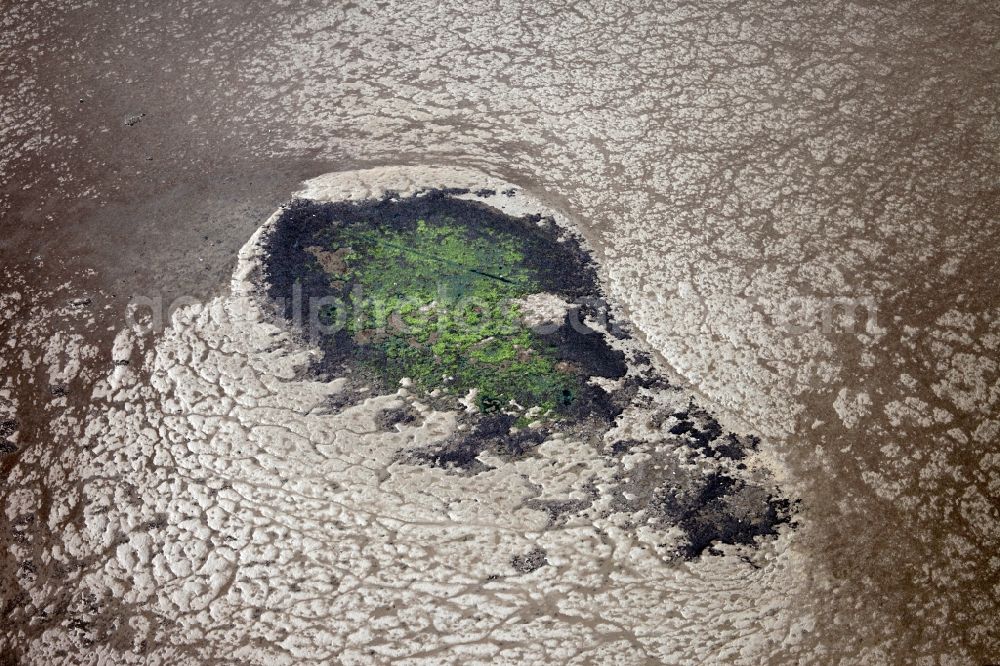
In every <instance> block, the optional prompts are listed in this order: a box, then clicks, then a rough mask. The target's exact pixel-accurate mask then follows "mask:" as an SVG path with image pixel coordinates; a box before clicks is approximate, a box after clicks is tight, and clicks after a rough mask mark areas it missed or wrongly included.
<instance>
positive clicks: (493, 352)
mask: <svg viewBox="0 0 1000 666" xmlns="http://www.w3.org/2000/svg"><path fill="white" fill-rule="evenodd" d="M520 245H521V243H520V242H519V240H518V239H517V238H516V237H514V236H513V235H511V234H509V233H505V232H498V231H494V230H489V229H485V230H478V231H477V232H475V233H473V232H472V231H471V230H470V229H468V228H466V227H464V226H462V225H460V224H458V223H456V221H455V219H454V218H453V217H438V218H436V219H435V218H432V219H430V220H426V219H423V218H421V219H418V220H417V221H416V223H415V224H414V225H413V226H412V228H409V229H404V230H396V229H381V228H364V227H360V226H354V227H350V228H347V229H345V230H344V231H343V233H340V234H337V235H336V238H335V239H334V240H333V241H332V242H331V244H330V248H329V250H330V251H332V252H338V251H343V250H346V251H347V252H346V253H345V254H343V256H344V263H345V266H344V270H343V271H342V272H340V273H339V274H337V275H334V276H332V277H333V279H335V280H337V281H341V282H346V283H348V284H351V285H353V289H352V293H351V296H352V298H351V301H350V303H351V306H352V307H350V308H349V311H350V317H349V318H347V319H346V321H345V325H346V328H347V330H348V331H349V332H350V333H351V334H352V336H353V340H354V342H355V343H356V344H358V345H359V346H366V347H369V350H368V361H367V363H368V366H369V369H370V370H372V371H375V372H381V373H383V375H384V379H385V381H386V382H388V383H390V384H391V383H398V382H399V381H400V380H402V379H403V378H404V377H406V378H409V379H411V380H412V381H413V382H414V383H416V385H417V386H418V387H420V388H421V389H423V390H425V391H433V390H435V389H441V390H444V391H447V392H449V393H452V394H458V395H465V394H467V393H468V392H469V391H471V390H475V392H476V400H477V403H478V405H479V407H480V409H481V410H483V411H487V412H488V411H495V410H499V409H505V408H508V407H513V408H515V409H516V408H520V409H521V410H528V409H532V408H538V409H539V410H541V411H542V412H548V411H551V410H553V409H556V408H558V407H559V406H560V405H565V404H568V403H569V402H571V401H572V397H573V395H574V394H575V392H576V387H577V384H578V380H577V378H576V376H575V374H574V373H572V372H570V371H568V370H565V369H560V368H559V367H558V366H559V363H560V362H559V360H558V358H557V353H556V349H555V346H554V345H553V344H552V343H550V342H547V341H546V340H544V339H543V338H542V337H541V336H540V335H537V334H535V333H534V332H533V331H532V330H531V329H529V328H528V327H527V326H525V325H524V324H522V323H521V312H520V309H519V307H518V306H517V305H516V304H515V302H514V299H517V298H519V297H523V296H527V295H529V294H532V293H535V292H537V291H538V290H539V282H538V278H537V275H536V274H535V272H534V271H532V270H531V269H530V267H527V266H525V263H524V259H525V257H524V254H523V252H521V251H520V250H519V247H520ZM333 316H335V313H334V312H329V313H327V316H326V318H325V321H326V323H330V320H331V317H333ZM377 360H381V361H382V363H381V364H380V365H376V362H377Z"/></svg>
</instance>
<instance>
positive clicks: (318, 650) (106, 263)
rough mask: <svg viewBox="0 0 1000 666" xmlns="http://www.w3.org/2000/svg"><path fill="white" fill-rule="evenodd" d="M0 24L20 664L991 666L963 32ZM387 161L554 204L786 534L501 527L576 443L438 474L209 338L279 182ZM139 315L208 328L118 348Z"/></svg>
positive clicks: (618, 21)
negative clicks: (728, 542)
mask: <svg viewBox="0 0 1000 666" xmlns="http://www.w3.org/2000/svg"><path fill="white" fill-rule="evenodd" d="M0 12H2V13H0V16H2V20H3V30H2V31H0V58H3V63H4V64H3V67H2V71H3V79H2V84H0V85H2V87H3V90H4V92H5V94H4V95H3V96H2V97H0V113H2V116H3V123H2V127H0V173H2V175H3V179H2V185H0V211H2V216H3V232H4V233H3V238H2V239H0V252H2V256H3V268H2V269H0V270H2V273H0V275H2V277H0V279H2V280H3V285H4V288H3V291H2V294H0V299H2V301H0V303H2V305H3V311H2V314H0V332H2V336H3V337H2V339H0V344H3V345H5V347H4V353H3V355H2V357H0V435H2V441H0V451H2V454H0V456H2V457H0V465H2V471H3V474H4V476H5V481H6V482H5V484H4V487H3V490H2V493H3V499H4V512H3V514H2V516H0V527H2V529H3V534H4V536H3V539H4V543H5V545H8V548H7V550H6V552H5V555H4V557H3V558H2V559H0V567H2V568H0V585H2V588H0V590H2V604H3V608H4V624H3V628H2V630H0V653H2V655H3V658H4V659H6V660H7V661H8V662H9V663H100V662H101V660H104V661H105V662H111V663H247V662H250V663H282V662H287V663H308V662H309V661H310V660H312V661H317V662H324V661H325V662H337V661H338V660H339V661H342V662H344V663H366V662H371V661H376V662H378V661H386V660H389V659H397V660H402V659H406V658H410V659H411V660H412V661H413V662H418V661H423V662H425V663H441V662H448V661H454V662H461V663H472V662H476V661H501V662H503V661H507V662H522V661H532V660H539V661H542V660H545V661H549V662H567V663H588V662H595V663H605V662H611V661H615V660H616V659H617V661H618V662H619V663H649V662H668V663H673V662H679V661H685V662H690V661H716V662H722V661H737V662H742V663H760V662H761V661H765V662H766V661H771V662H775V663H782V662H795V661H796V660H804V661H808V662H816V663H841V662H843V663H901V662H903V663H929V664H930V663H960V664H966V663H968V664H985V663H990V662H995V661H997V660H1000V637H998V632H997V630H996V627H995V624H996V622H995V618H996V616H997V609H998V608H1000V559H998V558H997V555H996V553H997V546H998V544H1000V503H998V499H997V498H998V496H1000V481H998V479H1000V447H998V446H997V444H998V439H1000V366H998V357H1000V353H998V352H1000V295H998V293H997V287H996V275H997V271H998V268H1000V266H998V264H1000V252H998V250H1000V226H998V219H1000V188H998V183H1000V150H998V146H1000V115H998V100H1000V90H998V88H1000V72H998V68H1000V65H998V63H1000V57H998V56H1000V15H998V13H997V9H996V8H995V7H993V6H992V5H990V4H988V3H983V2H958V3H949V4H947V5H941V4H937V3H931V2H909V3H896V4H893V5H891V6H878V5H867V4H857V3H847V2H835V3H827V4H824V5H818V4H817V5H806V6H796V5H788V4H775V3H752V2H751V3H741V4H731V3H712V2H709V3H702V4H699V5H692V4H687V3H658V4H649V5H638V4H636V5H631V4H630V5H629V6H628V7H622V6H619V5H618V4H615V3H607V4H599V3H597V4H591V3H571V4H565V5H560V4H556V3H543V4H537V3H535V4H531V5H523V6H522V5H514V4H505V3H499V4H497V3H483V4H481V5H480V4H476V3H468V2H466V3H458V4H455V5H454V6H451V5H448V4H442V3H406V4H405V5H403V4H397V3H391V2H384V3H346V4H343V5H337V6H330V5H325V4H323V3H298V4H295V5H291V4H287V5H284V4H279V3H274V4H271V5H268V6H267V7H262V6H244V5H242V4H240V3H211V4H210V3H170V2H167V3H163V2H161V3H146V4H142V3H132V4H125V5H119V6H115V7H113V8H112V7H102V6H99V5H96V4H94V3H34V2H26V3H18V4H16V5H15V6H11V7H5V8H4V9H3V10H0ZM400 164H401V165H424V164H430V165H454V166H457V167H463V168H466V167H468V168H475V169H478V170H480V171H482V172H486V173H488V174H492V175H493V176H495V177H499V178H502V179H504V180H505V181H507V182H508V183H509V184H511V186H513V187H517V188H520V189H521V190H523V191H524V192H525V193H526V194H527V195H529V196H530V199H531V201H535V202H539V203H538V205H539V206H548V207H550V208H551V209H553V210H555V211H558V212H560V213H561V214H562V215H564V216H565V218H566V219H567V220H568V221H570V223H571V224H572V225H574V227H575V228H578V229H579V231H580V233H581V234H582V235H583V237H584V238H585V239H586V240H587V241H588V243H589V246H590V248H591V249H592V251H593V253H594V255H595V258H596V259H597V261H598V264H599V266H600V270H601V278H602V281H603V284H604V288H605V290H606V293H607V295H608V296H609V297H610V298H611V299H613V300H614V301H615V302H617V303H619V304H620V306H621V308H622V310H623V312H624V313H625V314H627V315H628V317H629V319H630V320H631V322H632V324H633V325H634V327H635V329H636V336H637V338H639V339H641V340H642V341H643V343H644V344H647V345H648V346H649V347H650V348H651V349H652V350H653V351H655V353H656V355H657V358H658V362H659V363H661V364H662V366H663V371H664V372H667V373H670V375H671V377H674V378H676V380H677V381H678V383H683V384H684V386H685V387H686V388H685V390H688V391H690V392H691V394H692V395H693V396H696V397H697V399H698V400H699V401H702V403H703V404H704V405H705V406H706V407H708V408H710V409H711V410H712V412H713V413H714V414H716V415H717V416H718V417H719V419H720V420H721V421H722V423H723V425H725V427H726V428H729V429H733V430H735V431H738V432H752V433H756V434H758V435H759V436H760V437H761V442H762V443H761V450H762V453H761V455H762V456H764V457H765V458H766V460H767V466H768V467H769V468H771V469H772V470H773V473H774V474H776V475H778V477H779V478H780V481H781V485H782V489H783V491H784V492H785V493H786V494H787V495H788V496H789V497H793V498H796V499H799V500H800V502H799V503H798V515H797V522H798V523H799V525H798V527H797V528H795V529H794V530H786V531H784V532H783V533H782V534H781V535H780V536H779V537H778V538H777V539H776V540H775V539H772V540H769V541H767V542H766V543H762V544H761V545H760V547H759V549H756V550H753V549H751V550H753V552H752V553H746V552H739V553H737V552H735V551H733V552H730V551H729V550H725V549H724V550H725V552H724V553H723V554H722V555H718V556H713V555H705V556H703V557H701V558H699V559H697V560H695V561H692V562H685V563H682V564H678V563H676V562H672V561H670V560H669V558H666V559H665V558H661V557H659V555H658V554H657V553H656V551H655V548H653V549H652V550H646V549H644V548H643V547H642V543H643V539H644V537H643V535H642V534H640V533H637V532H630V531H629V530H628V529H624V528H623V529H621V530H620V531H617V532H616V531H614V530H613V529H610V528H608V527H607V526H601V525H598V524H597V523H598V522H599V521H597V520H596V519H595V520H593V521H591V522H590V524H588V523H587V522H586V521H583V522H581V523H571V524H570V527H569V528H566V529H564V528H563V527H562V526H561V527H560V528H559V529H550V528H549V527H547V522H546V521H547V520H548V518H547V517H546V515H545V513H544V512H542V511H535V510H531V509H528V508H525V507H519V506H516V504H517V501H516V500H517V499H518V498H519V497H521V495H519V494H518V493H519V492H521V490H516V489H517V488H521V489H522V490H523V492H524V493H528V494H530V493H529V490H526V489H525V488H529V487H530V488H536V487H543V488H550V489H556V490H552V491H551V492H553V493H555V492H557V491H558V492H561V491H562V490H566V492H570V493H571V492H572V488H573V483H574V481H573V480H572V479H575V478H577V477H576V476H574V475H575V474H577V473H578V472H575V471H572V470H573V469H574V468H573V465H572V464H571V463H570V462H569V461H570V460H573V455H577V458H576V459H575V460H576V461H577V462H580V461H582V463H581V464H582V466H583V467H587V468H588V469H591V471H593V469H596V468H597V467H599V464H598V462H595V461H596V460H597V459H596V458H594V457H593V456H590V454H588V453H586V452H585V451H583V450H582V449H579V450H578V449H574V448H573V446H571V445H569V444H567V445H566V447H564V448H561V449H559V450H558V451H556V452H550V453H548V454H546V455H551V457H552V460H553V461H554V462H552V465H553V469H558V470H563V472H562V474H557V473H553V475H552V476H551V477H549V476H545V475H543V480H539V478H537V475H538V474H539V473H540V472H538V470H537V469H535V468H533V467H532V468H530V469H526V470H521V469H520V468H518V469H519V471H517V472H510V474H511V477H510V478H507V479H500V478H498V479H495V480H492V481H489V482H486V481H483V480H482V479H480V480H478V481H475V480H474V481H469V480H467V479H465V478H464V477H460V476H454V475H451V476H449V475H442V476H427V475H426V474H429V473H425V472H422V471H417V472H414V471H412V470H410V471H407V470H406V469H402V468H401V467H400V466H398V465H394V463H393V461H392V460H390V459H389V457H386V456H389V451H391V450H395V448H394V447H398V446H402V443H401V442H400V441H396V440H399V439H405V438H406V437H409V436H415V437H416V436H418V435H413V434H412V433H411V434H410V435H406V434H405V433H404V432H403V431H400V430H397V432H396V433H395V434H393V433H392V432H390V433H388V434H386V433H385V432H382V431H380V430H379V426H378V424H377V423H376V422H375V421H373V420H371V419H370V418H369V417H370V416H371V414H368V413H367V412H366V413H365V414H368V415H367V416H366V415H365V414H361V415H358V414H354V415H350V414H347V413H346V412H345V413H344V415H340V416H338V415H336V414H333V415H330V414H326V415H319V414H318V412H317V409H318V407H317V405H319V404H321V403H323V401H324V400H327V399H328V398H329V395H328V394H329V392H330V391H331V390H333V389H332V388H331V387H330V386H329V385H324V386H320V385H316V383H315V382H310V381H309V380H308V378H305V377H303V376H302V375H301V373H300V371H299V370H297V369H296V368H297V367H298V365H301V363H302V362H303V359H305V358H308V354H309V351H308V349H307V348H306V347H302V346H301V345H300V346H296V345H298V343H296V342H295V341H294V340H293V339H291V338H288V339H285V338H280V337H279V338H275V337H274V336H275V333H274V331H271V330H269V329H267V330H265V328H264V327H262V326H257V325H253V326H246V327H243V328H242V329H239V330H237V329H233V328H227V326H230V325H229V324H227V323H226V322H225V321H224V319H225V318H224V317H222V316H221V315H220V314H219V313H220V312H221V311H226V309H227V308H229V310H232V309H233V308H235V309H237V310H240V311H242V310H243V309H244V308H246V307H249V306H247V305H246V303H245V302H244V301H242V300H241V298H244V297H245V294H243V295H241V293H240V289H241V288H242V287H241V286H240V285H243V284H244V282H242V281H241V280H242V279H243V278H242V277H241V275H240V273H239V271H238V270H237V269H238V261H237V257H238V254H239V252H240V251H241V248H244V253H245V254H246V253H247V252H249V250H248V249H247V248H249V247H250V246H249V245H247V244H248V241H249V240H250V239H251V236H252V235H253V234H254V233H255V232H256V231H257V229H258V228H259V227H260V226H261V225H262V224H263V223H264V222H265V220H267V219H268V218H269V217H270V216H271V214H272V213H273V212H274V211H275V210H276V209H278V207H279V205H281V204H282V203H284V202H286V201H287V200H288V199H289V198H290V197H291V196H292V193H293V192H296V191H299V190H301V188H302V185H301V182H302V181H303V180H305V179H307V178H312V177H315V176H318V175H320V174H324V173H328V172H340V171H348V170H353V169H360V168H366V167H383V166H392V165H400ZM370 178H375V179H376V180H377V177H375V176H370ZM432 180H433V179H432ZM352 182H356V183H358V185H357V187H356V189H357V191H359V192H365V191H371V192H375V191H377V188H376V187H373V186H372V185H371V182H369V181H367V180H365V179H364V178H361V179H360V180H357V181H352ZM427 184H431V183H427ZM433 184H438V185H446V186H447V185H449V184H450V183H447V182H442V183H433ZM338 191H340V192H341V194H343V193H344V192H346V191H347V190H344V189H342V190H338ZM247 261H249V259H247ZM234 271H236V277H235V278H234ZM137 295H138V296H141V297H146V298H156V297H162V298H163V300H164V302H166V303H170V302H173V301H174V299H175V298H177V297H179V296H186V297H190V298H191V299H193V300H196V301H198V302H200V303H206V304H207V305H206V306H205V307H204V308H202V307H200V306H197V305H195V306H191V305H188V306H185V307H181V308H180V310H179V317H178V319H177V320H175V321H174V322H173V323H172V325H171V326H170V328H169V330H167V331H158V332H155V333H153V334H149V335H137V334H135V333H132V332H130V330H129V326H128V325H127V322H126V320H125V317H124V314H125V307H126V304H127V303H128V302H129V301H130V300H132V299H133V298H134V297H135V296H137ZM851 307H855V315H854V317H853V319H852V318H851V317H848V316H846V315H845V314H844V313H845V312H848V311H849V310H850V309H851ZM213 308H214V309H213ZM824 316H826V317H827V320H826V323H825V324H824ZM234 331H235V332H234ZM278 341H280V342H281V345H283V346H282V347H281V349H279V350H278V351H275V348H274V345H275V344H277V342H278ZM213 349H214V350H217V351H218V354H214V353H213V352H212V351H211V350H213ZM282 350H284V351H282ZM126 362H127V363H126ZM227 378H229V379H227ZM251 378H256V379H254V380H253V381H260V382H262V385H263V386H264V387H265V388H262V389H261V390H260V391H259V392H257V393H254V390H255V389H251V388H250V384H249V383H250V382H251ZM249 398H253V400H254V402H253V404H250V403H248V402H245V401H246V400H247V399H249ZM393 400H396V401H399V400H403V401H404V402H405V401H406V396H403V397H396V398H392V397H385V398H383V402H384V403H385V404H382V403H379V404H378V405H370V407H372V409H375V408H376V407H377V408H379V409H381V408H382V407H386V406H387V408H392V409H395V408H397V407H398V405H397V403H396V402H393ZM241 410H242V411H241ZM320 411H322V410H320ZM321 416H322V418H323V419H327V420H326V421H322V420H315V419H320V417H321ZM435 418H437V417H435ZM442 418H444V417H442ZM212 419H216V421H212ZM330 419H332V420H330ZM338 419H339V420H338ZM366 419H368V420H366ZM430 421H431V425H432V426H433V423H435V421H434V419H430ZM438 425H439V426H440V427H441V428H445V429H446V424H445V423H444V421H442V422H441V423H439V424H438ZM421 427H423V428H426V427H431V426H427V425H426V424H425V425H424V426H421ZM345 429H346V430H348V431H353V432H354V433H355V435H356V440H352V439H351V438H350V437H348V438H347V440H343V438H342V437H341V438H338V437H333V439H332V440H331V439H329V437H330V433H331V432H337V431H338V430H345ZM431 429H432V430H433V428H431ZM254 432H258V433H259V432H268V433H271V435H272V438H271V439H270V440H268V441H257V440H255V439H254V438H253V437H252V436H251V435H252V433H254ZM442 432H443V431H442ZM438 434H440V433H438ZM421 436H422V435H421ZM427 436H436V435H435V434H434V433H431V434H430V435H427ZM352 442H353V444H352ZM321 446H328V447H333V448H332V449H330V448H327V449H322V448H317V447H321ZM352 446H354V447H355V448H352ZM360 446H363V447H369V448H368V449H365V450H366V451H367V450H370V451H371V453H369V454H367V455H369V456H370V458H369V459H367V460H366V459H365V458H364V456H363V455H361V453H360V451H361V449H358V448H356V447H360ZM240 447H244V448H242V449H241V448H240ZM330 450H335V451H336V452H337V455H326V454H322V455H321V452H322V451H330ZM574 452H575V453H574ZM567 456H568V458H567ZM332 460H340V461H341V462H340V463H339V464H335V463H334V462H331V461H332ZM546 460H548V459H547V458H546ZM536 463H538V461H535V462H531V463H526V464H528V465H534V464H536ZM538 464H539V465H540V463H538ZM564 464H565V469H564V467H563V465H564ZM588 466H589V467H588ZM595 466H596V467H595ZM594 473H595V474H596V473H597V472H594ZM519 474H520V475H521V476H518V475H519ZM532 475H536V476H532ZM515 477H517V478H519V479H522V480H523V479H529V480H530V483H529V482H524V483H527V485H526V486H524V487H523V488H522V486H519V485H517V484H518V483H521V482H522V481H515ZM581 478H582V477H581ZM327 482H328V483H329V486H327V485H324V484H326V483H327ZM490 484H495V485H494V486H490ZM547 484H548V485H547ZM334 485H337V486H341V487H346V488H347V489H348V490H347V491H345V492H346V493H347V495H346V496H344V497H342V498H341V499H340V500H336V499H331V498H335V496H336V492H338V491H337V490H336V489H335V488H334ZM428 488H429V489H430V490H428ZM351 489H355V491H356V492H354V491H352V490H351ZM435 489H437V490H435ZM512 489H514V490H512ZM536 489H537V488H536ZM560 489H561V490H560ZM567 489H568V490H567ZM352 492H354V494H352ZM531 492H534V490H532V491H531ZM328 493H329V494H328ZM507 495H510V496H509V497H507ZM525 496H526V495H525ZM476 499H479V500H481V501H482V504H483V508H480V509H477V508H474V507H473V506H472V505H473V504H475V503H476V502H475V500H476ZM486 507H488V508H486ZM498 516H505V517H506V518H504V519H499V518H498ZM512 517H513V518H512ZM602 520H603V518H602ZM504 521H507V522H504ZM619 527H620V526H619ZM602 535H603V536H602ZM229 537H232V539H231V540H227V539H229ZM602 539H604V540H603V541H602ZM654 540H655V539H654ZM536 549H542V550H543V551H544V552H545V553H546V562H547V563H546V565H545V566H541V567H537V568H536V566H535V565H537V564H538V563H539V562H541V556H539V555H538V554H537V553H538V552H539V551H538V550H536ZM741 558H742V559H741ZM748 560H749V561H748ZM491 577H494V578H491ZM921 660H923V661H921Z"/></svg>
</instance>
